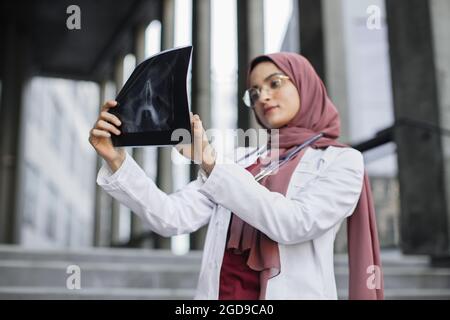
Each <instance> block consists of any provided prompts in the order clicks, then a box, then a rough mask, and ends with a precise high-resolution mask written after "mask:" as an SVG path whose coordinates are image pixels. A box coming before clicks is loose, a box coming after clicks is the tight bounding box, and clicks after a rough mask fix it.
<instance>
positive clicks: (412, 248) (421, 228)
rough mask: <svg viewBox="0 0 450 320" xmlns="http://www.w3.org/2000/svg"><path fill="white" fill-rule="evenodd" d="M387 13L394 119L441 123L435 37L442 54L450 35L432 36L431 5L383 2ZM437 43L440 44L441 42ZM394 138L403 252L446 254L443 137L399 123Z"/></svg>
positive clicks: (439, 32) (416, 0)
mask: <svg viewBox="0 0 450 320" xmlns="http://www.w3.org/2000/svg"><path fill="white" fill-rule="evenodd" d="M436 4H440V3H438V2H436ZM441 5H442V4H441ZM444 9H445V8H444ZM386 13H387V22H388V26H389V28H388V34H389V45H390V50H389V52H390V60H391V74H392V83H393V97H394V114H395V118H396V119H397V120H398V119H402V118H409V119H413V120H418V121H423V122H426V123H429V124H433V125H439V124H441V118H440V115H439V112H440V110H439V109H440V108H439V102H440V101H441V102H442V101H443V99H441V100H440V99H439V98H438V88H437V81H436V79H437V72H436V65H437V64H436V62H437V61H440V62H439V63H441V61H445V54H443V55H442V56H441V58H442V60H440V59H436V58H435V52H434V49H433V48H434V47H433V36H434V37H435V40H436V41H437V42H436V44H437V46H436V48H438V52H440V53H443V52H445V46H446V45H445V43H447V46H448V36H442V29H438V30H437V33H435V34H434V35H433V31H432V24H433V23H432V20H431V12H430V1H425V0H387V1H386ZM447 13H448V11H447ZM434 18H435V19H438V21H437V22H436V25H438V24H439V23H440V22H441V23H444V25H445V23H446V22H443V20H440V19H448V18H449V16H446V15H445V11H444V12H443V13H442V15H441V14H437V15H436V16H434ZM447 23H448V22H447ZM447 34H448V33H447ZM439 40H443V41H444V43H443V44H440V43H439ZM447 57H448V56H447ZM447 61H448V60H447ZM446 68H448V67H446ZM394 138H395V142H396V144H397V154H398V167H399V183H400V201H401V202H400V203H401V205H400V207H401V246H402V250H403V252H404V253H406V254H430V255H442V254H448V249H449V235H448V233H449V224H448V213H447V212H448V211H447V210H448V207H447V201H446V198H445V197H446V191H445V176H444V156H443V148H442V138H441V135H440V133H438V132H435V131H430V130H427V129H426V128H423V127H418V126H407V125H402V126H398V127H397V128H396V130H395V132H394Z"/></svg>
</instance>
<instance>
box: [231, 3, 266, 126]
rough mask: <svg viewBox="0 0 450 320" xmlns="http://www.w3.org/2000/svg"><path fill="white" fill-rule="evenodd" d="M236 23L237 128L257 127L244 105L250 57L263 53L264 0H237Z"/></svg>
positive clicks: (252, 116)
mask: <svg viewBox="0 0 450 320" xmlns="http://www.w3.org/2000/svg"><path fill="white" fill-rule="evenodd" d="M237 23H238V96H237V102H238V103H237V108H238V128H240V129H243V130H247V129H249V128H259V125H258V124H257V122H256V119H255V116H254V114H253V112H252V111H251V110H250V109H249V108H247V107H246V106H245V105H244V102H242V96H243V95H244V92H245V90H246V89H247V71H248V67H249V62H250V60H251V59H252V58H254V57H256V56H258V55H261V54H263V53H264V1H261V0H246V1H237Z"/></svg>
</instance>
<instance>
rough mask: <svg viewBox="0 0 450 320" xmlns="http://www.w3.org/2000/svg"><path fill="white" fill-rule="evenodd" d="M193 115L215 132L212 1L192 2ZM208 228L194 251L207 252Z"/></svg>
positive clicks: (193, 243)
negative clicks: (212, 103)
mask: <svg viewBox="0 0 450 320" xmlns="http://www.w3.org/2000/svg"><path fill="white" fill-rule="evenodd" d="M192 44H193V46H194V51H193V57H192V99H191V101H192V103H191V105H192V112H193V113H197V114H199V115H200V118H201V119H202V123H203V126H204V127H205V129H209V128H211V125H212V115H211V108H212V106H211V1H210V0H193V2H192ZM197 171H198V166H197V165H191V180H193V179H196V178H197ZM205 236H206V227H203V228H201V229H200V230H198V231H197V232H195V233H193V234H191V236H190V248H191V249H193V250H201V249H203V245H204V240H205Z"/></svg>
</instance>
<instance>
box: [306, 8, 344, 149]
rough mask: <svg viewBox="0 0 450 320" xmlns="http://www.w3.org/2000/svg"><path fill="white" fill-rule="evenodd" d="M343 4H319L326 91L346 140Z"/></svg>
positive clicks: (341, 138)
mask: <svg viewBox="0 0 450 320" xmlns="http://www.w3.org/2000/svg"><path fill="white" fill-rule="evenodd" d="M302 2H303V1H302ZM345 4H346V1H344V0H322V3H321V6H322V15H323V30H324V33H323V39H324V49H325V50H324V51H325V54H324V58H325V68H324V70H326V74H325V82H326V83H327V90H328V93H329V95H330V97H331V99H332V100H333V102H334V103H335V105H336V107H337V108H338V110H339V115H340V118H341V137H340V140H341V141H350V115H349V112H350V111H349V105H350V103H349V102H350V97H349V94H348V84H349V81H348V74H347V70H348V66H347V52H346V50H347V46H348V43H347V38H346V28H345V19H346V17H345V7H344V6H345ZM316 6H317V4H316ZM300 46H302V45H300Z"/></svg>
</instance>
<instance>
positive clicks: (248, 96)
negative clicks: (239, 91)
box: [242, 74, 289, 108]
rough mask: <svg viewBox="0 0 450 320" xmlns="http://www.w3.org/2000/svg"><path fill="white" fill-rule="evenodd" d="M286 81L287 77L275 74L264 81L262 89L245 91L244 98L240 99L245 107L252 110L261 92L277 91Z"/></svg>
mask: <svg viewBox="0 0 450 320" xmlns="http://www.w3.org/2000/svg"><path fill="white" fill-rule="evenodd" d="M286 80H289V77H288V76H285V75H284V74H275V75H272V76H269V77H268V78H267V79H265V80H264V84H263V86H262V89H259V88H250V89H247V90H246V91H245V93H244V96H243V97H242V100H243V101H244V103H245V105H246V106H247V107H249V108H253V107H254V106H255V104H256V102H257V101H258V100H259V97H260V96H261V91H262V90H266V92H268V93H270V92H273V91H276V90H279V89H280V88H281V87H282V86H283V84H284V82H285V81H286Z"/></svg>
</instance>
